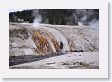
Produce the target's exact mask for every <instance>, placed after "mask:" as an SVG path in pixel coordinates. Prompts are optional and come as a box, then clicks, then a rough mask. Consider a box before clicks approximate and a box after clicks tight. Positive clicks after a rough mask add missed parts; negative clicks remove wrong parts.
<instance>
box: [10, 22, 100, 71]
mask: <svg viewBox="0 0 112 82" xmlns="http://www.w3.org/2000/svg"><path fill="white" fill-rule="evenodd" d="M37 29H38V31H37ZM32 35H35V36H32ZM37 38H38V39H37ZM60 42H62V43H63V49H60V47H59V45H60ZM98 42H99V35H98V30H96V29H92V28H90V27H89V26H70V25H49V24H40V25H39V26H37V27H33V26H32V24H31V23H22V24H21V23H10V24H9V67H10V69H55V68H56V69H70V68H71V69H98V68H99V43H98Z"/></svg>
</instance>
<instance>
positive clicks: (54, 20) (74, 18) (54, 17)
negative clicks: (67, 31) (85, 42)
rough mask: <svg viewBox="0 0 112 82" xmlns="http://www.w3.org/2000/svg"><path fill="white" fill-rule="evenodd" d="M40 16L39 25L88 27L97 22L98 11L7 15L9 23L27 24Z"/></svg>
mask: <svg viewBox="0 0 112 82" xmlns="http://www.w3.org/2000/svg"><path fill="white" fill-rule="evenodd" d="M36 16H37V18H38V16H41V18H42V19H41V23H46V24H56V25H77V24H78V22H81V23H83V24H85V25H88V24H89V22H91V21H92V20H94V19H95V20H99V9H38V10H37V9H32V10H23V11H17V12H10V13H9V21H10V22H29V23H33V20H34V19H35V18H36Z"/></svg>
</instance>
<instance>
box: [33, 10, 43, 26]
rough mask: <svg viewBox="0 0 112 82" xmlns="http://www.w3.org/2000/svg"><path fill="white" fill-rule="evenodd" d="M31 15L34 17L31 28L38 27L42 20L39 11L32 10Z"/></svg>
mask: <svg viewBox="0 0 112 82" xmlns="http://www.w3.org/2000/svg"><path fill="white" fill-rule="evenodd" d="M32 15H33V17H34V20H33V27H37V26H39V24H40V23H41V20H42V16H41V15H40V14H39V11H38V10H33V13H32Z"/></svg>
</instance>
